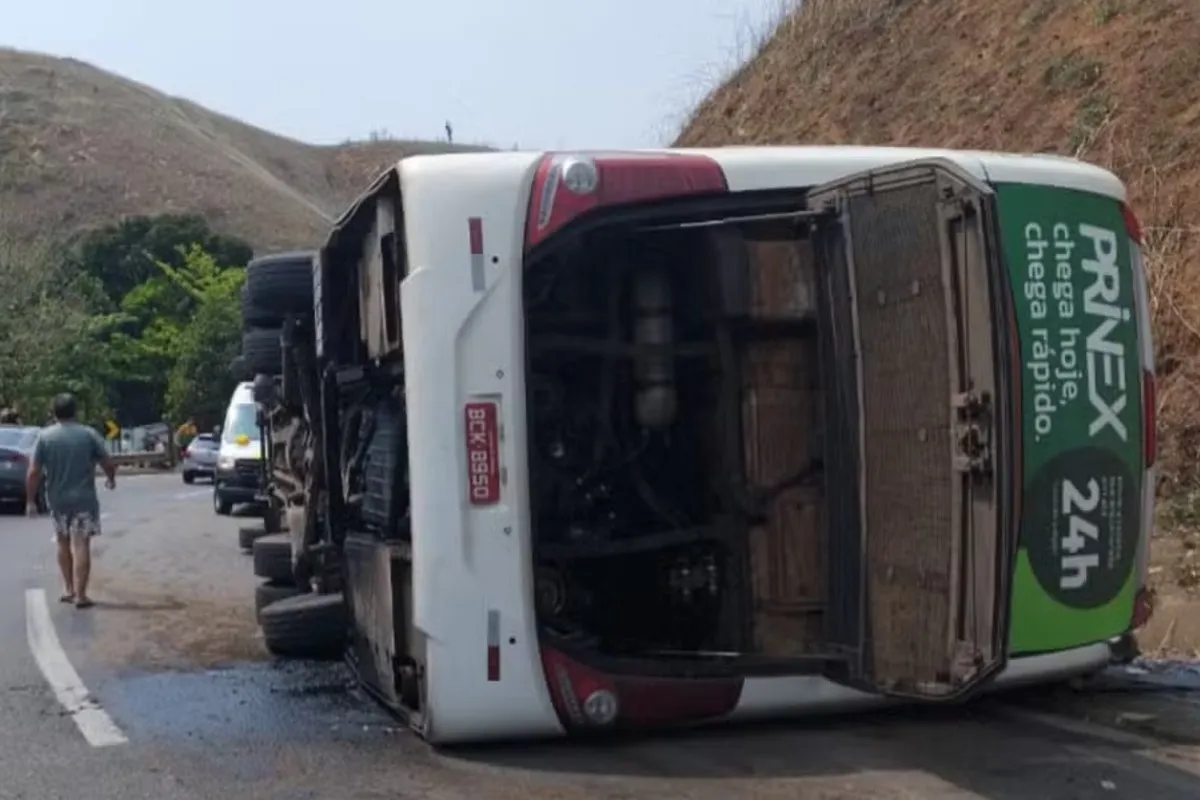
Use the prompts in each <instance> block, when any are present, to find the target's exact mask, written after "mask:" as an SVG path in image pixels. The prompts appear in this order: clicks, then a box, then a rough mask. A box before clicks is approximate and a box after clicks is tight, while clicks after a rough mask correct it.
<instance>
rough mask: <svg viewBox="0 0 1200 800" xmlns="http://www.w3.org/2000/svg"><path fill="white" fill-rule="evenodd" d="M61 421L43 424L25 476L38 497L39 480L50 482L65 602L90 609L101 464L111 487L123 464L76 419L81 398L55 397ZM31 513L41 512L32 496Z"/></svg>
mask: <svg viewBox="0 0 1200 800" xmlns="http://www.w3.org/2000/svg"><path fill="white" fill-rule="evenodd" d="M53 410H54V419H55V422H54V424H53V425H51V426H50V427H48V428H43V429H42V432H41V434H40V435H39V436H38V440H37V444H36V445H35V446H34V450H33V458H32V459H31V460H30V462H29V472H28V474H27V475H26V477H25V492H26V494H25V496H26V497H29V498H35V497H37V496H38V488H39V484H40V483H41V481H42V480H43V474H44V475H45V481H46V504H47V505H48V506H49V507H50V518H51V520H52V521H53V522H54V541H55V543H56V544H57V545H58V567H59V569H60V570H61V571H62V579H63V594H62V597H61V598H60V599H61V600H62V602H64V603H74V604H75V607H76V608H89V607H90V606H91V605H92V601H91V599H90V598H89V597H88V593H87V588H88V580H89V579H90V578H91V571H92V541H91V540H92V537H93V536H99V535H100V499H99V498H98V497H97V496H96V465H97V464H99V465H100V468H101V469H102V470H104V477H105V481H104V485H105V487H106V488H107V489H110V490H111V489H115V488H116V487H117V483H116V480H117V468H116V465H114V464H113V462H112V459H110V458H109V457H108V451H107V450H105V449H104V440H103V439H101V438H100V434H99V433H97V432H96V431H94V430H92V429H91V428H89V427H88V426H86V425H80V424H79V422H78V421H77V420H76V419H75V414H76V403H75V398H74V397H73V396H72V395H70V394H60V395H58V396H57V397H55V398H54V406H53ZM27 513H28V514H29V516H30V517H36V516H37V515H38V509H37V503H36V502H34V501H33V500H30V501H29V504H28V508H27Z"/></svg>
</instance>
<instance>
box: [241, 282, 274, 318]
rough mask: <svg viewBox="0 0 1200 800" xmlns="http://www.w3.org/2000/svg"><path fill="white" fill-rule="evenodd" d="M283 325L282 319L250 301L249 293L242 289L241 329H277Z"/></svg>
mask: <svg viewBox="0 0 1200 800" xmlns="http://www.w3.org/2000/svg"><path fill="white" fill-rule="evenodd" d="M282 324H283V317H281V316H279V315H278V314H276V313H275V312H273V311H271V310H270V309H267V308H263V307H262V306H260V305H258V304H257V303H254V302H252V301H251V300H250V291H249V289H248V288H247V287H246V286H243V287H242V328H243V329H248V328H277V327H279V326H280V325H282Z"/></svg>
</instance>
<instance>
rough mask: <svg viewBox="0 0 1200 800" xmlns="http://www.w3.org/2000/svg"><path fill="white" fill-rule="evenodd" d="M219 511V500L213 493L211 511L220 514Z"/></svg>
mask: <svg viewBox="0 0 1200 800" xmlns="http://www.w3.org/2000/svg"><path fill="white" fill-rule="evenodd" d="M220 510H221V498H220V497H218V496H217V493H216V492H213V511H217V512H220Z"/></svg>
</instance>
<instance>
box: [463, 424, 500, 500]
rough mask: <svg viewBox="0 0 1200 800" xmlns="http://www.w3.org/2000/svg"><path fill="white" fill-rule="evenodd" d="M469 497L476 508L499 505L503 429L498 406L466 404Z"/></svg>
mask: <svg viewBox="0 0 1200 800" xmlns="http://www.w3.org/2000/svg"><path fill="white" fill-rule="evenodd" d="M463 417H464V419H465V422H466V433H467V496H468V497H469V498H470V500H471V505H473V506H490V505H495V504H496V503H498V502H500V425H499V405H498V404H496V403H490V402H484V403H467V405H466V408H465V410H464V412H463Z"/></svg>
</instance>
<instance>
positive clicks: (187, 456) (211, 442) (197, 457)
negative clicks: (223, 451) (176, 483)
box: [180, 433, 220, 483]
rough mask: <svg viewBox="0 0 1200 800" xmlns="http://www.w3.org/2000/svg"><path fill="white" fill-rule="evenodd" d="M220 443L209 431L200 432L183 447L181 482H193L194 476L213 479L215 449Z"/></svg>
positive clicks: (215, 457)
mask: <svg viewBox="0 0 1200 800" xmlns="http://www.w3.org/2000/svg"><path fill="white" fill-rule="evenodd" d="M219 448H220V444H219V443H218V442H217V439H216V437H215V436H213V435H212V434H211V433H201V434H199V435H198V436H196V438H195V439H192V441H191V442H189V443H188V446H187V447H185V448H183V452H182V453H180V456H181V457H182V458H183V482H184V483H195V481H196V478H208V479H209V480H212V479H213V474H214V471H215V470H216V468H217V450H218V449H219Z"/></svg>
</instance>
